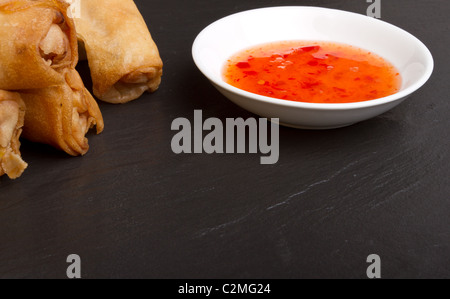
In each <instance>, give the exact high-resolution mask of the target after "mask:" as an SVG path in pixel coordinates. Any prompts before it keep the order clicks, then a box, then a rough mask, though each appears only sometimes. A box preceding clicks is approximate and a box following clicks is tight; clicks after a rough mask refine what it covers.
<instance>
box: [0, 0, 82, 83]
mask: <svg viewBox="0 0 450 299" xmlns="http://www.w3.org/2000/svg"><path fill="white" fill-rule="evenodd" d="M67 12H68V4H67V3H65V2H63V1H59V0H0V89H3V90H22V89H35V88H43V87H48V86H52V85H58V84H63V83H64V76H62V75H61V72H63V70H64V69H66V68H74V67H75V66H76V64H77V62H78V49H77V37H76V32H75V27H74V23H73V20H72V19H70V18H68V16H67Z"/></svg>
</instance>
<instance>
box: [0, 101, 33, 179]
mask: <svg viewBox="0 0 450 299" xmlns="http://www.w3.org/2000/svg"><path fill="white" fill-rule="evenodd" d="M21 114H22V116H23V112H22V111H21V108H20V107H19V105H18V104H17V103H16V102H14V101H2V102H0V175H1V174H4V173H6V174H7V175H8V177H10V178H11V179H16V178H18V177H19V176H21V175H22V173H23V171H24V170H25V169H26V168H27V166H28V164H27V163H25V162H24V161H23V160H22V157H21V156H20V151H19V147H20V142H19V136H20V134H21V133H22V129H21V126H22V121H21V120H20V116H21Z"/></svg>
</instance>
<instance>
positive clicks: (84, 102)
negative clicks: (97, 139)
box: [21, 69, 104, 156]
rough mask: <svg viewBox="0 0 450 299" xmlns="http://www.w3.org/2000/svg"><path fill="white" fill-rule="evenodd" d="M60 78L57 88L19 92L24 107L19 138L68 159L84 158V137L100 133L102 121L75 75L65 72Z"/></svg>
mask: <svg viewBox="0 0 450 299" xmlns="http://www.w3.org/2000/svg"><path fill="white" fill-rule="evenodd" d="M64 78H65V83H64V84H61V85H56V86H51V87H47V88H41V89H34V90H25V91H22V92H21V96H22V99H23V100H24V102H25V104H26V106H27V113H26V115H25V126H24V130H23V136H24V137H25V138H26V139H28V140H30V141H33V142H39V143H45V144H49V145H51V146H53V147H55V148H57V149H60V150H63V151H65V152H66V153H68V154H69V155H72V156H79V155H84V154H86V153H87V151H88V150H89V144H88V139H87V138H86V134H87V132H88V131H89V129H91V128H93V127H94V126H96V129H97V134H99V133H101V132H102V131H103V128H104V124H103V117H102V114H101V112H100V109H99V107H98V105H97V102H96V101H95V99H94V98H93V97H92V95H91V94H90V93H89V91H88V90H87V89H86V88H85V87H84V84H83V81H82V80H81V78H80V76H79V74H78V72H77V71H76V70H74V69H68V70H65V72H64Z"/></svg>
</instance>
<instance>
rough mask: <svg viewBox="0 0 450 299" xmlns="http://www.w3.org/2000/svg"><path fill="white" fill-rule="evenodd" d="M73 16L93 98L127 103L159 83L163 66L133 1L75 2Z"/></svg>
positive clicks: (151, 90)
mask: <svg viewBox="0 0 450 299" xmlns="http://www.w3.org/2000/svg"><path fill="white" fill-rule="evenodd" d="M78 1H80V2H79V3H78V4H79V7H80V11H79V12H77V13H78V14H79V16H78V17H77V16H76V15H75V16H74V20H75V25H76V30H77V34H78V38H79V40H80V45H82V47H84V50H85V51H86V55H87V59H88V62H89V68H90V70H91V77H92V81H93V86H94V87H93V89H94V95H95V96H97V97H98V98H99V99H101V100H103V101H105V102H109V103H114V104H118V103H126V102H129V101H132V100H134V99H137V98H138V97H140V96H141V95H142V94H143V93H144V92H145V91H150V92H154V91H155V90H157V89H158V87H159V85H160V83H161V76H162V68H163V62H162V60H161V57H160V55H159V52H158V48H157V46H156V44H155V42H154V41H153V39H152V36H151V35H150V32H149V29H148V27H147V25H146V23H145V21H144V19H143V17H142V15H141V13H140V12H139V10H138V8H137V7H136V5H135V3H134V2H133V1H132V0H78Z"/></svg>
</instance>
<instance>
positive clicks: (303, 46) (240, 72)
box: [224, 41, 401, 103]
mask: <svg viewBox="0 0 450 299" xmlns="http://www.w3.org/2000/svg"><path fill="white" fill-rule="evenodd" d="M224 78H225V81H226V82H227V83H229V84H231V85H233V86H235V87H237V88H240V89H243V90H245V91H249V92H252V93H256V94H259V95H263V96H268V97H273V98H278V99H283V100H289V101H297V102H310V103H351V102H362V101H368V100H374V99H378V98H382V97H385V96H389V95H392V94H394V93H396V92H398V91H399V90H400V86H401V76H400V74H399V72H398V70H396V68H395V67H394V66H393V65H392V64H390V63H389V62H388V61H386V60H384V59H383V58H381V57H380V56H378V55H376V54H374V53H371V52H369V51H366V50H363V49H360V48H357V47H354V46H350V45H345V44H339V43H332V42H303V41H295V42H294V41H293V42H280V43H272V44H267V45H262V46H258V47H255V48H251V49H247V50H245V51H242V52H240V53H238V54H236V55H235V56H233V57H232V58H230V59H229V60H228V62H227V64H226V67H225V71H224Z"/></svg>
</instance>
